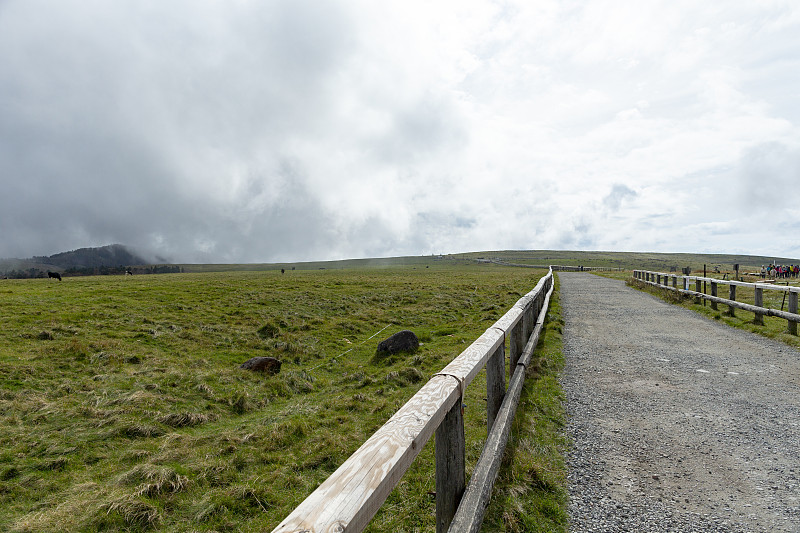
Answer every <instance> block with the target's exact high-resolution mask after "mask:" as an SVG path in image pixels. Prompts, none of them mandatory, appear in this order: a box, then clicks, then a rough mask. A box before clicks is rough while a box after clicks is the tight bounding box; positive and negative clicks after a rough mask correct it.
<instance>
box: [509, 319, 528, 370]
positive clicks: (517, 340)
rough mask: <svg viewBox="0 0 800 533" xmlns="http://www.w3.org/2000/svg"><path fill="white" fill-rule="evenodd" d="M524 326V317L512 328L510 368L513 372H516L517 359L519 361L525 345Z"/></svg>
mask: <svg viewBox="0 0 800 533" xmlns="http://www.w3.org/2000/svg"><path fill="white" fill-rule="evenodd" d="M522 327H523V324H522V319H520V320H519V322H517V325H516V326H514V328H513V329H512V330H511V339H510V340H509V342H508V344H509V350H508V361H509V363H508V364H509V368H510V369H511V370H510V372H511V373H513V372H514V368H515V367H516V366H517V361H519V355H520V354H521V353H522V349H523V348H524V347H525V344H524V342H523V341H522Z"/></svg>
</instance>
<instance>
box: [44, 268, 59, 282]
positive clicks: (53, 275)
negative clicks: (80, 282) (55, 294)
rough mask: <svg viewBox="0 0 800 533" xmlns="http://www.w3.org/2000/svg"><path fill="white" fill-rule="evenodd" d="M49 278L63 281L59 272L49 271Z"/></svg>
mask: <svg viewBox="0 0 800 533" xmlns="http://www.w3.org/2000/svg"><path fill="white" fill-rule="evenodd" d="M47 277H48V278H50V279H52V278H56V279H57V280H58V281H61V274H59V273H58V272H50V271H49V270H48V271H47Z"/></svg>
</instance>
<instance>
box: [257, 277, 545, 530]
mask: <svg viewBox="0 0 800 533" xmlns="http://www.w3.org/2000/svg"><path fill="white" fill-rule="evenodd" d="M552 292H553V271H552V269H551V270H550V271H549V272H548V274H547V275H546V276H544V277H543V278H542V279H540V280H539V283H538V284H537V285H536V287H535V288H534V289H533V290H532V291H531V292H529V293H528V294H526V295H525V296H523V297H522V298H520V299H519V300H518V301H517V303H516V304H514V306H513V307H512V308H511V309H510V310H509V311H508V312H507V313H506V314H505V315H503V317H502V318H500V319H499V320H498V321H497V322H495V323H494V325H492V326H491V327H490V328H489V329H487V330H486V332H484V333H483V335H481V336H480V337H478V339H477V340H476V341H475V342H473V343H472V344H471V345H470V346H469V347H468V348H467V349H466V350H464V351H463V352H462V353H461V354H460V355H459V356H458V357H457V358H455V359H454V360H453V361H452V362H451V363H450V364H448V365H447V366H446V367H445V368H444V369H442V370H441V371H440V372H439V373H437V374H435V375H434V376H433V377H432V378H431V379H430V381H428V382H427V383H426V384H425V385H423V387H422V388H421V389H420V390H419V391H418V392H417V393H416V394H415V395H414V396H413V397H412V398H411V399H410V400H409V401H408V402H407V403H406V404H405V405H404V406H403V407H401V408H400V409H399V410H398V411H397V412H396V413H395V414H394V415H393V416H392V417H391V418H390V419H389V420H388V421H387V422H386V423H385V424H384V425H383V426H382V427H381V428H380V429H378V431H376V432H375V433H374V434H373V435H372V436H371V437H370V438H369V439H367V441H366V442H365V443H364V444H363V445H362V446H361V447H360V448H359V449H358V450H356V452H355V453H353V455H351V456H350V457H349V458H348V459H347V460H346V461H345V462H344V463H343V464H342V465H341V466H340V467H339V468H338V470H336V471H335V472H334V473H333V474H331V476H330V477H329V478H328V479H327V480H325V481H324V482H323V483H322V484H321V485H320V486H319V487H318V488H317V489H316V490H315V491H314V492H313V493H311V495H309V496H308V498H306V499H305V500H304V501H303V502H302V503H301V504H300V505H299V506H298V507H297V508H296V509H295V510H294V511H292V513H291V514H289V516H287V517H286V518H285V519H284V520H283V521H282V522H281V523H280V524H279V525H278V527H276V528H275V529H274V530H273V533H288V532H294V533H321V532H325V533H334V532H344V531H347V532H351V531H356V532H357V531H361V530H363V529H364V528H365V527H366V525H367V524H368V523H369V521H370V520H371V519H372V517H373V516H374V515H375V513H376V512H377V511H378V509H379V508H380V506H381V505H382V504H383V502H384V501H385V500H386V498H387V497H388V496H389V493H390V492H391V491H392V489H393V488H394V487H395V486H396V485H397V483H398V482H399V481H400V479H401V478H402V476H403V474H405V472H406V471H407V470H408V468H409V467H410V466H411V463H412V462H413V461H414V459H415V458H416V456H417V455H418V454H419V452H420V451H422V448H423V446H424V445H425V443H426V442H427V441H428V439H429V438H430V437H431V435H433V434H434V433H435V435H436V437H435V440H436V452H435V456H436V459H435V460H436V531H437V532H445V531H451V532H456V531H458V532H464V531H478V530H479V529H480V525H481V522H482V521H483V515H484V512H485V511H486V507H487V506H488V504H489V497H490V496H491V492H492V486H493V485H494V481H495V479H496V477H497V472H498V469H499V466H500V460H501V458H502V456H503V451H504V450H505V445H506V443H507V441H508V435H509V431H510V428H511V422H512V420H513V418H514V413H515V411H516V407H517V403H518V402H519V397H520V392H521V390H522V384H523V383H524V380H525V371H526V368H527V366H528V364H529V361H530V358H531V354H532V353H533V351H534V349H535V347H536V344H537V343H538V341H539V335H540V333H541V330H542V327H543V324H544V319H545V316H546V314H547V306H548V304H549V301H550V296H551V294H552ZM506 339H508V352H509V370H510V371H511V374H512V377H511V382H510V385H509V388H508V390H506V387H505V375H506V374H505V373H506V368H505V353H506V348H505V347H506ZM484 366H486V393H487V402H486V403H487V425H488V437H487V439H486V443H485V445H484V448H483V452H482V453H481V456H480V458H479V459H478V463H477V464H476V466H475V469H474V471H473V474H472V476H471V478H470V483H469V486H468V487H467V486H466V483H465V464H464V454H465V442H464V420H463V411H462V402H463V394H464V390H465V389H466V387H467V386H468V385H469V384H470V382H472V380H473V379H474V378H475V376H476V375H477V374H478V372H480V371H481V369H482V368H483V367H484ZM462 496H463V497H462Z"/></svg>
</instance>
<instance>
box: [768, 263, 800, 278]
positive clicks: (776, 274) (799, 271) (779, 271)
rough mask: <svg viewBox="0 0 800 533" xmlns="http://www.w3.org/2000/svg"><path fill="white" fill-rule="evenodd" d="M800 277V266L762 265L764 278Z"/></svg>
mask: <svg viewBox="0 0 800 533" xmlns="http://www.w3.org/2000/svg"><path fill="white" fill-rule="evenodd" d="M798 276H800V265H766V266H764V265H762V266H761V277H762V278H775V279H780V278H796V277H798Z"/></svg>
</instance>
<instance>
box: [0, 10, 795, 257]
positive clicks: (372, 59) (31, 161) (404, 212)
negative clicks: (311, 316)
mask: <svg viewBox="0 0 800 533" xmlns="http://www.w3.org/2000/svg"><path fill="white" fill-rule="evenodd" d="M799 98H800V7H796V6H795V4H794V3H793V2H788V1H770V2H762V3H758V4H753V3H752V2H744V1H741V2H739V1H732V2H726V3H725V4H724V6H723V5H719V6H717V5H698V4H697V3H696V2H683V1H678V2H675V1H670V2H666V1H664V2H662V1H655V0H648V1H644V2H636V3H633V2H630V3H629V2H615V1H610V0H608V1H606V0H599V1H596V2H591V3H589V4H583V3H570V2H559V1H541V2H535V3H530V2H513V1H509V2H493V1H473V0H470V1H460V2H437V3H434V4H433V5H431V4H430V3H429V2H421V1H404V2H393V1H389V2H379V3H376V2H367V1H339V2H337V1H334V0H331V1H325V2H315V1H310V0H291V1H288V0H273V1H270V2H250V1H246V0H239V1H234V2H216V1H191V2H190V1H173V2H155V1H147V0H144V1H136V2H134V1H124V0H123V1H120V2H102V1H99V0H95V1H81V2H76V1H70V0H63V1H58V2H56V1H44V0H6V1H5V2H3V3H0V180H2V181H1V183H0V184H1V185H2V194H0V226H1V227H2V233H1V235H2V236H1V237H0V257H25V256H30V255H46V254H51V253H55V252H58V251H62V250H67V249H73V248H78V247H82V246H99V245H103V244H108V243H112V242H121V243H125V244H129V245H132V246H134V247H136V248H138V249H141V250H147V251H151V252H153V253H157V254H160V255H163V256H167V257H170V258H171V259H173V260H174V261H182V262H190V261H199V262H211V261H214V262H262V261H264V262H266V261H298V260H308V259H336V258H345V257H376V256H390V255H405V254H413V255H417V254H427V253H440V252H453V251H468V250H487V249H510V248H518V249H542V248H556V249H569V248H579V249H607V250H620V251H625V250H641V251H675V252H731V253H758V254H766V255H768V254H775V255H782V256H800V242H798V240H797V239H796V238H795V235H797V231H796V230H797V229H798V226H800V209H799V208H798V206H797V203H796V201H795V200H794V197H795V195H794V194H793V191H794V189H796V188H797V185H798V182H800V141H798V140H799V139H800V135H798V133H799V132H798V123H799V122H800V105H798V104H800V102H798V99H799Z"/></svg>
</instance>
